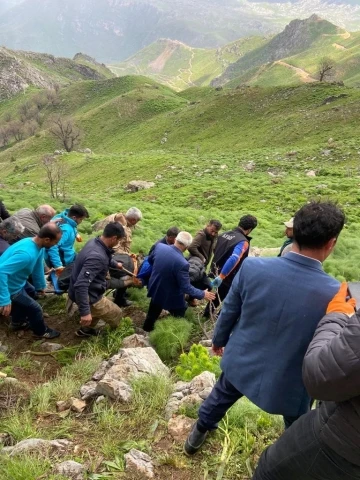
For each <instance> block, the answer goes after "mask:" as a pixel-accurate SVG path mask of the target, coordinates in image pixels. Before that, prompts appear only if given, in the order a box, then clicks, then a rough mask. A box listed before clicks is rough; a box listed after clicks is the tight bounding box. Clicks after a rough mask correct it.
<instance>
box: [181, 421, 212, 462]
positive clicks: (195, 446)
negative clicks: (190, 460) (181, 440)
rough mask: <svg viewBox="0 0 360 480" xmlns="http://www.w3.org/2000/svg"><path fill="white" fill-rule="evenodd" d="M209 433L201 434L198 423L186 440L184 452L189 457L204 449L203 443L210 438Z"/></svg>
mask: <svg viewBox="0 0 360 480" xmlns="http://www.w3.org/2000/svg"><path fill="white" fill-rule="evenodd" d="M208 433H209V432H208V431H206V432H204V433H203V432H200V430H199V429H198V426H197V422H196V423H195V424H194V426H193V428H192V429H191V432H190V433H189V436H188V438H187V439H186V442H185V445H184V451H185V453H186V454H187V455H194V453H196V452H197V451H198V450H200V448H201V447H202V445H203V443H204V442H205V440H206V437H207V436H208Z"/></svg>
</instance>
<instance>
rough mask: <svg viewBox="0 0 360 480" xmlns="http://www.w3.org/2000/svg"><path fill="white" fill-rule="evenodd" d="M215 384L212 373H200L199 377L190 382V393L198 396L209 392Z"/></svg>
mask: <svg viewBox="0 0 360 480" xmlns="http://www.w3.org/2000/svg"><path fill="white" fill-rule="evenodd" d="M215 382H216V378H215V375H214V374H213V373H210V372H202V373H200V375H198V376H197V377H195V378H193V379H192V380H191V382H190V392H191V393H197V394H199V395H200V394H201V393H202V392H204V391H205V390H206V391H208V390H209V389H210V391H211V390H212V388H213V386H214V385H215ZM200 396H201V395H200ZM205 398H206V397H205Z"/></svg>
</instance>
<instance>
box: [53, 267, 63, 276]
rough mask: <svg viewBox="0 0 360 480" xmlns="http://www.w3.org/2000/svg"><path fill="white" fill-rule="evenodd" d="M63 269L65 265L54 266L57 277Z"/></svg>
mask: <svg viewBox="0 0 360 480" xmlns="http://www.w3.org/2000/svg"><path fill="white" fill-rule="evenodd" d="M64 270H65V267H57V268H55V274H56V276H57V277H60V275H61V274H62V272H63V271H64Z"/></svg>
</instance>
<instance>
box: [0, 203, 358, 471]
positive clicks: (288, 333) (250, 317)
mask: <svg viewBox="0 0 360 480" xmlns="http://www.w3.org/2000/svg"><path fill="white" fill-rule="evenodd" d="M0 207H1V214H2V212H3V211H4V212H6V213H5V214H4V215H5V216H7V217H6V218H3V221H2V222H1V223H0V255H1V256H0V314H2V315H5V316H6V315H11V328H12V329H14V330H17V329H26V328H30V329H31V330H32V331H33V332H34V334H35V335H36V336H37V337H42V338H54V337H55V336H58V335H59V332H57V331H55V330H53V329H51V328H50V327H48V326H47V325H46V324H45V322H44V318H43V313H42V310H41V307H40V306H39V304H38V303H37V302H36V298H37V296H38V295H42V294H43V292H44V290H45V285H46V283H45V275H46V274H47V271H48V270H52V271H55V272H56V273H57V274H59V275H61V273H62V272H63V269H64V268H67V267H68V266H69V265H71V273H70V284H69V289H68V302H67V310H68V312H69V314H70V313H71V312H72V311H73V310H77V311H78V315H79V317H80V329H79V330H78V331H77V334H78V335H80V336H84V337H85V336H91V335H97V334H99V331H98V330H97V329H96V324H97V322H98V320H99V319H102V320H103V321H105V322H106V323H107V324H109V325H110V326H111V327H117V326H118V325H119V323H120V321H121V318H122V310H121V308H122V307H126V306H129V305H130V302H129V300H128V298H127V292H126V287H124V288H118V289H117V290H116V292H115V295H114V298H113V299H110V298H108V296H106V295H105V292H106V291H107V289H108V287H109V285H111V281H110V283H109V274H108V272H109V271H111V270H114V271H122V270H124V268H125V267H124V262H123V261H119V258H121V259H122V258H124V257H121V255H123V256H124V255H125V256H128V257H129V258H130V259H133V261H134V263H136V259H135V258H134V257H133V256H132V254H131V240H132V230H133V228H134V227H135V225H136V224H137V223H138V222H139V221H140V220H141V218H142V214H141V212H140V210H138V209H137V208H135V207H133V208H131V209H129V210H128V211H127V212H126V213H125V214H123V213H117V214H114V215H111V216H109V217H107V218H106V219H104V220H102V221H100V222H97V223H96V224H95V225H94V230H95V231H97V230H101V231H102V232H101V234H100V235H99V236H97V237H96V238H93V239H91V240H89V241H88V242H87V243H86V245H85V246H84V247H83V248H82V249H81V251H80V253H78V254H76V253H75V250H74V242H75V241H76V240H78V241H81V238H80V236H79V235H78V233H77V226H78V225H79V224H80V223H81V221H82V220H83V219H84V218H87V217H88V212H87V210H86V209H85V208H84V207H83V206H81V205H73V206H72V207H70V209H68V210H65V211H64V212H62V213H61V214H59V215H56V214H55V211H54V210H53V209H52V208H51V207H50V206H49V205H42V206H40V207H38V208H37V209H36V210H34V211H33V210H30V209H22V210H20V211H19V212H16V213H15V214H14V215H12V216H9V214H8V212H7V211H6V209H5V210H3V208H2V206H1V205H0ZM344 222H345V217H344V213H343V212H342V211H341V210H340V209H339V208H338V207H337V206H336V205H334V204H332V203H329V202H323V203H322V202H310V203H308V204H306V205H305V206H303V207H302V208H300V210H299V211H298V212H296V214H295V216H294V217H293V218H291V219H290V220H289V221H288V222H284V223H285V228H286V230H285V235H286V237H287V240H286V241H285V243H284V245H283V246H282V247H281V250H280V252H279V255H278V257H273V258H261V257H249V258H247V257H248V256H249V250H250V241H251V237H250V234H251V232H252V230H254V228H256V226H257V219H256V217H254V216H253V215H245V216H242V217H241V218H240V220H239V223H238V225H237V226H236V227H234V228H233V229H232V230H230V231H226V232H224V233H221V228H222V224H221V222H220V221H219V220H210V221H209V223H208V224H207V225H206V226H205V228H204V229H202V230H201V231H200V232H198V233H197V234H196V236H195V237H194V238H192V236H191V234H190V233H188V232H186V231H180V229H179V228H177V227H171V228H169V229H168V231H167V233H166V235H165V237H163V238H162V239H160V240H159V241H158V242H156V243H155V244H154V245H153V246H152V247H151V249H150V252H149V255H148V256H147V257H146V258H145V261H144V262H143V264H142V265H141V266H140V268H137V267H136V268H135V267H134V269H133V274H132V276H133V284H134V285H136V286H147V290H148V296H149V297H150V305H149V309H148V312H147V316H146V320H145V323H144V326H143V328H144V330H145V331H151V330H152V329H153V328H154V325H155V322H156V321H157V320H158V318H159V316H160V313H161V311H162V310H167V311H168V312H170V314H171V315H173V316H175V317H182V316H184V314H185V311H186V309H187V307H188V306H189V305H190V306H195V305H197V300H201V299H206V300H207V301H208V303H207V305H206V308H205V310H204V312H203V315H204V316H205V317H207V318H208V317H211V316H213V318H214V320H215V319H216V315H214V313H215V312H216V313H218V312H217V310H218V306H219V304H220V302H221V312H220V314H219V316H218V318H217V319H216V325H215V331H214V336H213V347H212V348H213V353H214V354H215V355H220V356H222V362H221V367H222V374H221V376H220V378H219V379H218V381H217V383H216V384H215V386H214V388H213V390H212V392H211V393H210V395H209V396H208V398H207V399H206V400H205V401H204V403H203V404H202V405H201V407H200V409H199V418H198V420H197V421H196V423H195V424H194V426H193V428H192V430H191V432H190V433H189V436H188V438H187V440H186V442H185V445H184V449H185V452H186V453H187V454H188V455H193V454H195V453H196V452H197V451H198V450H199V449H200V448H201V447H202V445H203V443H204V442H205V441H206V438H207V436H208V434H209V432H211V431H213V430H215V429H216V428H217V426H218V424H219V422H220V421H221V420H222V418H223V417H224V416H225V414H226V412H227V411H228V409H229V408H230V407H231V406H232V405H233V404H234V403H235V402H236V401H237V400H238V399H240V398H241V397H243V396H246V397H248V398H249V399H250V400H251V401H252V402H253V403H254V404H255V405H257V406H258V407H259V408H261V409H263V410H264V411H266V412H268V413H270V414H278V415H282V416H283V418H284V424H285V432H284V434H283V435H282V436H281V437H280V438H279V440H278V441H277V442H276V443H275V444H274V445H272V446H270V447H268V448H267V449H266V451H265V452H264V453H263V454H262V456H261V458H260V460H259V464H258V467H257V469H256V471H255V474H254V476H253V480H315V479H316V480H330V479H331V480H332V479H334V480H335V479H343V478H349V479H350V478H359V479H360V455H359V453H360V450H359V448H360V419H359V406H360V380H359V379H360V314H359V315H358V314H357V313H356V305H355V301H354V299H352V298H349V293H348V289H347V285H346V284H345V283H344V284H340V283H339V282H338V281H337V280H336V279H334V278H333V277H331V276H329V275H327V274H326V273H325V272H324V270H323V267H322V263H323V262H324V261H325V260H326V258H327V257H328V256H329V255H330V254H331V253H332V251H333V249H334V247H335V245H336V242H337V239H338V236H339V234H340V232H341V230H342V228H343V226H344ZM186 250H187V251H188V252H189V257H188V258H185V256H184V253H185V251H186ZM118 255H120V257H119V256H118ZM314 400H320V401H321V402H320V407H319V408H316V409H312V406H313V403H314Z"/></svg>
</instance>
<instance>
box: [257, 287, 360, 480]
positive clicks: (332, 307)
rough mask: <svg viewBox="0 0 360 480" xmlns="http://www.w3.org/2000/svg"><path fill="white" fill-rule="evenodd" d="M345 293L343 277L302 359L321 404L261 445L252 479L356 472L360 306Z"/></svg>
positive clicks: (302, 479) (359, 458)
mask: <svg viewBox="0 0 360 480" xmlns="http://www.w3.org/2000/svg"><path fill="white" fill-rule="evenodd" d="M347 298H348V289H347V284H346V283H343V284H342V285H341V287H340V289H339V291H338V293H337V294H336V295H335V296H334V298H333V299H332V300H331V302H330V303H329V305H328V308H327V310H326V315H325V317H324V318H323V319H322V320H321V321H320V323H319V325H318V327H317V329H316V332H315V335H314V338H313V340H312V342H311V343H310V346H309V348H308V351H307V353H306V356H305V359H304V364H303V378H304V383H305V386H306V389H307V391H308V392H309V394H310V395H312V396H313V397H314V398H317V399H319V400H323V401H322V402H321V404H320V407H319V408H317V409H316V410H312V411H311V412H309V413H307V414H306V415H303V416H302V417H301V418H300V419H299V420H298V421H297V422H295V423H294V424H293V425H292V426H291V427H290V428H289V429H288V430H286V431H285V433H284V434H283V435H282V436H281V437H280V438H279V440H278V441H277V442H276V443H275V444H274V445H272V446H271V447H269V448H268V449H267V450H265V452H264V453H263V454H262V456H261V458H260V461H259V465H258V468H257V470H256V472H255V475H254V477H253V480H289V479H291V480H345V479H349V480H350V479H355V478H358V479H359V478H360V416H359V411H360V312H359V311H358V312H357V313H356V314H355V313H354V312H355V310H354V309H355V306H356V305H355V300H354V299H353V298H351V299H349V300H347ZM358 306H359V305H358Z"/></svg>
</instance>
